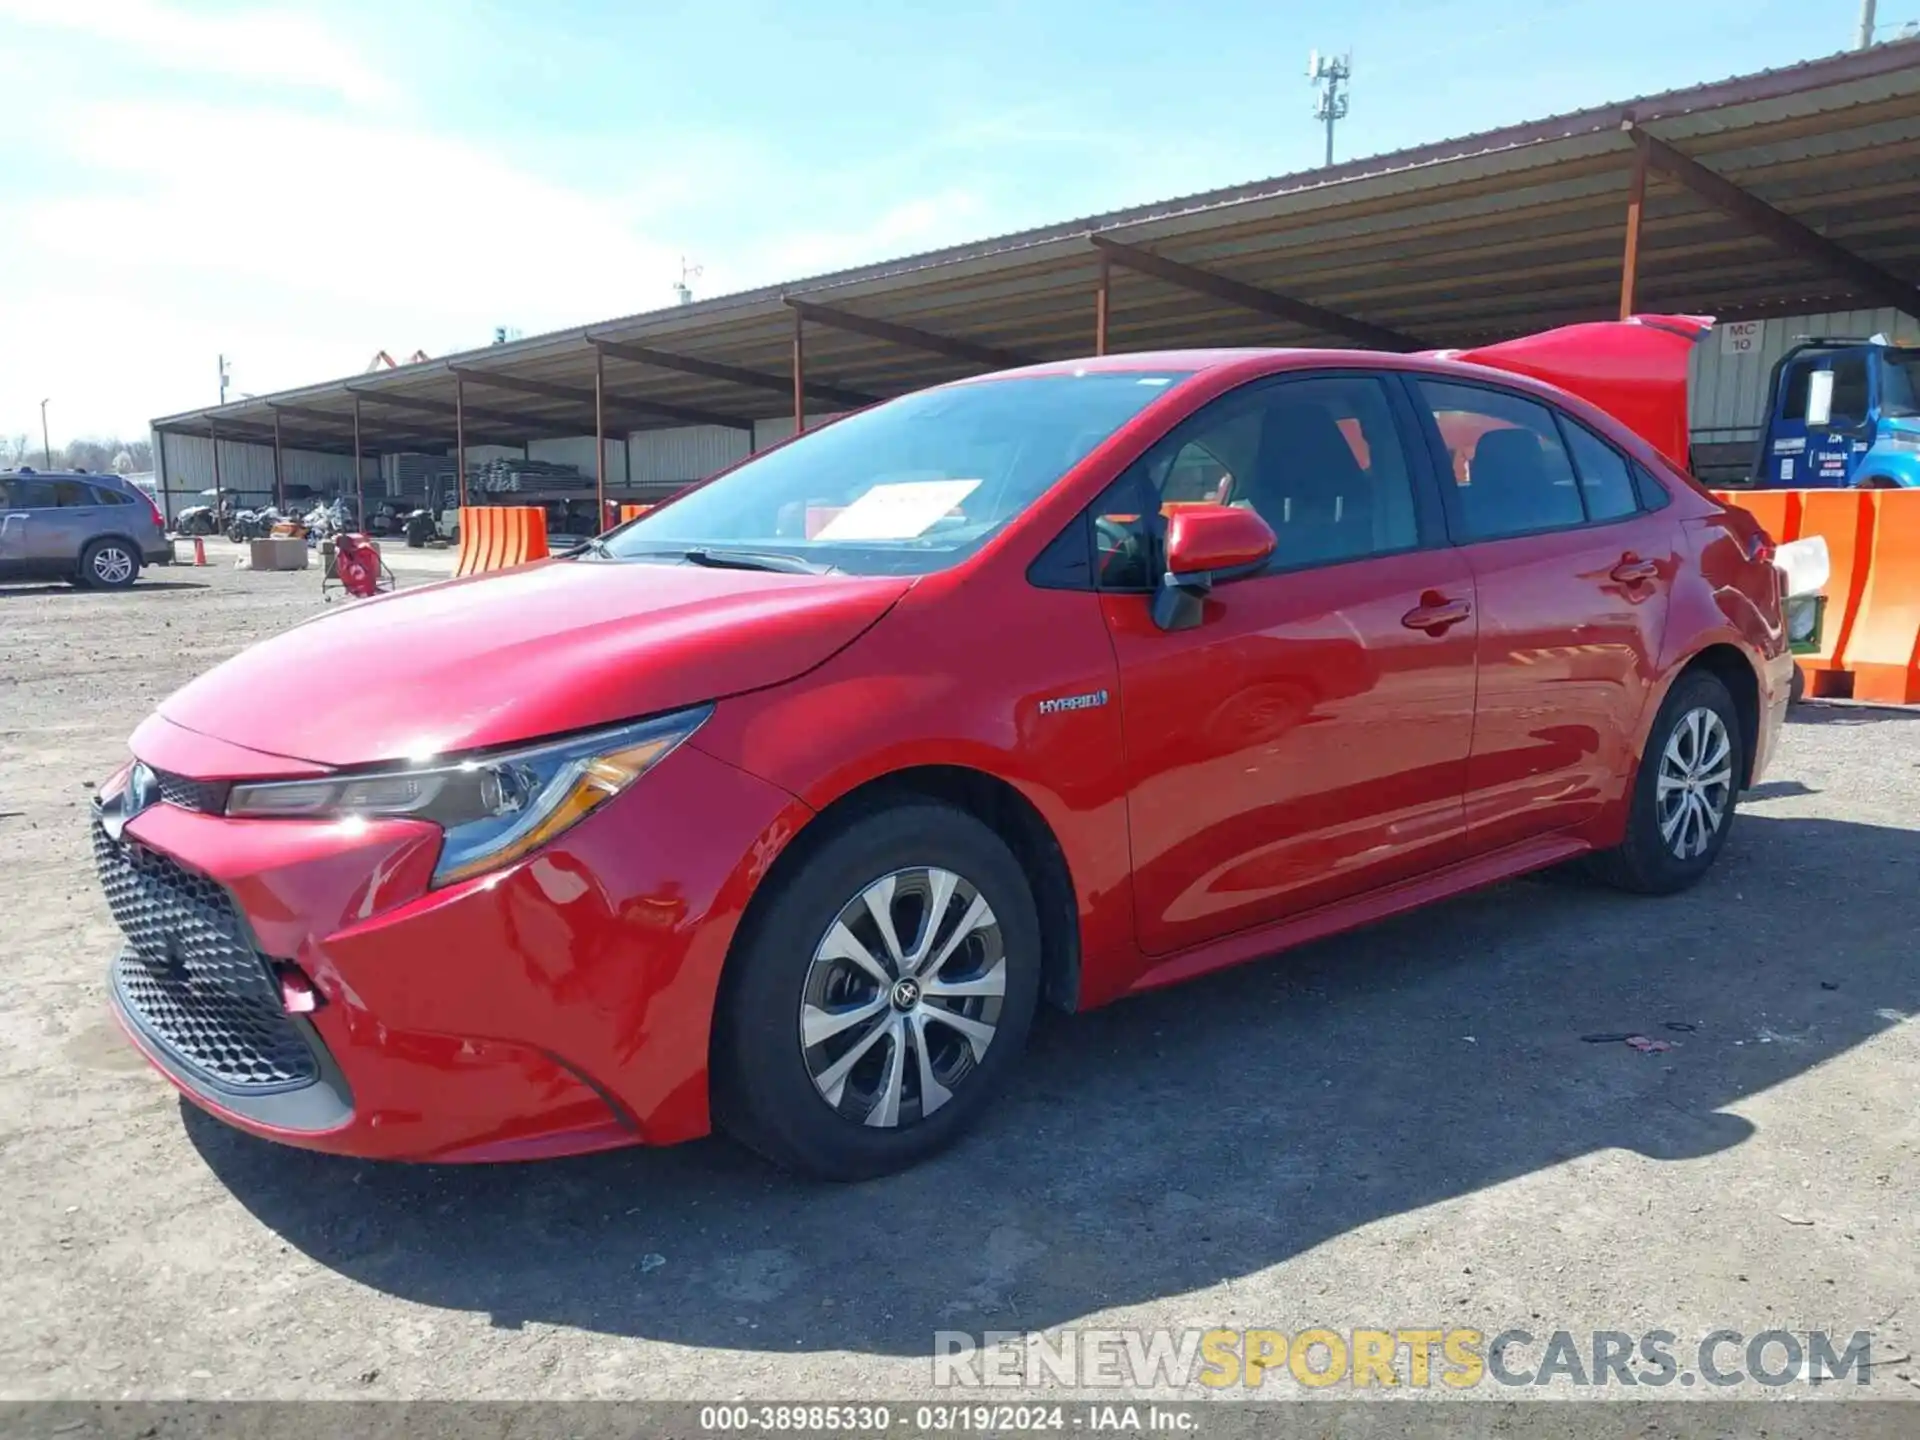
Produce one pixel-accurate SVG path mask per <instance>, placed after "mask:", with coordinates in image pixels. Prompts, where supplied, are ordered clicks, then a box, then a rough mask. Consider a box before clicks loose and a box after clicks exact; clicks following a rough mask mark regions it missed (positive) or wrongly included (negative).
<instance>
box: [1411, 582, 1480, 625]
mask: <svg viewBox="0 0 1920 1440" xmlns="http://www.w3.org/2000/svg"><path fill="white" fill-rule="evenodd" d="M1471 614H1473V606H1471V605H1469V604H1468V603H1467V602H1466V601H1465V600H1453V599H1449V598H1448V597H1447V596H1445V595H1442V594H1441V593H1440V592H1439V591H1438V590H1429V591H1427V592H1426V593H1425V594H1424V595H1422V596H1421V597H1420V603H1419V605H1417V606H1416V607H1415V608H1413V609H1412V610H1409V611H1408V612H1407V613H1406V614H1404V615H1402V616H1401V617H1400V623H1401V624H1402V625H1404V626H1406V627H1407V628H1408V629H1409V630H1424V631H1426V632H1427V634H1429V635H1444V634H1446V633H1447V631H1448V629H1449V628H1450V627H1452V626H1455V625H1458V624H1459V623H1460V622H1461V621H1462V620H1465V619H1466V618H1467V617H1468V616H1469V615H1471Z"/></svg>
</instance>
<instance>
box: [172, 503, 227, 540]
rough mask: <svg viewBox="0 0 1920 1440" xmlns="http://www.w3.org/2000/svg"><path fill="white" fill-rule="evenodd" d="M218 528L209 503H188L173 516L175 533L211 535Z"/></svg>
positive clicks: (216, 531)
mask: <svg viewBox="0 0 1920 1440" xmlns="http://www.w3.org/2000/svg"><path fill="white" fill-rule="evenodd" d="M219 528H220V527H219V524H218V521H217V517H216V516H215V515H214V510H213V506H211V505H189V506H187V507H186V508H185V509H184V510H182V511H180V513H179V514H177V515H175V516H174V517H173V529H174V533H175V534H176V535H213V534H216V533H218V531H219Z"/></svg>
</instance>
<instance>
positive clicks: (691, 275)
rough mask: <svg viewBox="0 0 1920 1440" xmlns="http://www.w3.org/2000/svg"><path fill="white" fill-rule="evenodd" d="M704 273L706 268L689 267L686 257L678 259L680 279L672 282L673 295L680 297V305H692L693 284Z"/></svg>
mask: <svg viewBox="0 0 1920 1440" xmlns="http://www.w3.org/2000/svg"><path fill="white" fill-rule="evenodd" d="M706 271H707V267H706V266H704V265H689V264H688V263H687V257H686V256H684V255H682V256H681V257H680V278H679V279H678V280H676V281H674V282H673V293H674V294H675V295H677V296H679V297H680V303H681V304H682V305H691V304H692V303H693V282H694V281H696V280H698V279H699V278H700V277H701V276H702V275H704V274H706Z"/></svg>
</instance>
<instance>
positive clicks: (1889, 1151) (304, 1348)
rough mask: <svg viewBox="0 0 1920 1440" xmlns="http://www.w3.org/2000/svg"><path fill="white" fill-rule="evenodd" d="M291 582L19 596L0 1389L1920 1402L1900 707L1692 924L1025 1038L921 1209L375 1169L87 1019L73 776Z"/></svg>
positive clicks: (652, 1181) (1321, 969)
mask: <svg viewBox="0 0 1920 1440" xmlns="http://www.w3.org/2000/svg"><path fill="white" fill-rule="evenodd" d="M403 578H412V579H416V580H418V579H424V578H425V577H424V576H414V577H407V576H403ZM317 591H318V577H317V575H315V574H313V573H311V572H310V573H308V574H305V575H253V574H247V573H236V572H234V571H233V570H232V569H231V568H222V567H218V566H216V567H214V568H210V569H206V570H177V571H174V572H172V573H170V574H169V573H166V572H162V578H159V579H157V580H153V581H143V583H142V584H141V585H140V586H139V587H138V589H136V590H135V591H134V592H132V593H130V594H127V595H111V596H109V595H93V594H83V593H75V592H72V591H69V590H67V589H65V588H64V587H45V588H42V587H19V588H13V589H0V902H4V911H0V914H4V917H5V918H4V921H0V937H3V939H0V963H4V966H5V975H6V981H7V983H6V985H5V987H4V989H3V990H0V1215H3V1216H4V1217H5V1229H4V1234H5V1237H6V1238H5V1243H4V1254H5V1257H6V1258H5V1261H4V1264H0V1395H4V1396H7V1397H15V1398H28V1397H54V1396H71V1397H100V1398H105V1397H117V1396H209V1397H219V1396H276V1397H307V1396H341V1397H348V1396H351V1397H369V1396H475V1395H481V1396H495V1397H536V1396H538V1397H560V1396H580V1397H590V1396H609V1395H622V1396H674V1397H697V1398H720V1399H726V1398H730V1397H734V1396H743V1395H744V1396H754V1397H788V1398H795V1397H826V1398H847V1397H858V1396H868V1397H885V1396H894V1397H900V1396H908V1395H915V1394H923V1393H926V1392H927V1391H928V1390H929V1387H930V1385H931V1383H932V1380H931V1364H930V1361H929V1358H928V1357H929V1355H930V1354H931V1352H932V1350H933V1345H934V1340H933V1337H934V1332H935V1331H936V1330H942V1329H946V1330H968V1331H980V1330H986V1329H1024V1330H1047V1329H1052V1328H1054V1327H1059V1326H1068V1325H1092V1326H1113V1327H1123V1326H1124V1327H1133V1326H1142V1327H1161V1326H1165V1327H1172V1328H1174V1329H1183V1328H1186V1327H1212V1326H1228V1327H1236V1328H1238V1327H1249V1326H1272V1327H1274V1328H1276V1329H1279V1330H1282V1331H1286V1332H1289V1333H1295V1332H1298V1331H1299V1330H1301V1329H1303V1328H1306V1327H1308V1326H1313V1325H1323V1326H1329V1327H1333V1328H1335V1329H1339V1330H1345V1329H1349V1328H1352V1327H1370V1326H1380V1327H1385V1328H1397V1327H1407V1326H1415V1325H1430V1326H1451V1325H1471V1326H1474V1327H1477V1328H1479V1329H1481V1330H1483V1331H1485V1332H1486V1333H1487V1334H1489V1335H1492V1334H1494V1333H1497V1332H1499V1331H1502V1330H1506V1329H1508V1328H1510V1327H1520V1328H1525V1329H1528V1330H1530V1331H1532V1332H1535V1333H1536V1334H1537V1335H1539V1336H1540V1337H1542V1339H1543V1341H1544V1337H1545V1336H1547V1335H1548V1334H1549V1333H1550V1332H1552V1331H1554V1330H1559V1329H1565V1330H1568V1331H1571V1332H1575V1333H1576V1335H1578V1336H1580V1337H1581V1339H1580V1346H1581V1348H1582V1349H1583V1350H1584V1349H1585V1348H1586V1346H1587V1342H1586V1338H1585V1336H1586V1333H1587V1332H1591V1331H1593V1330H1596V1329H1605V1330H1622V1331H1628V1332H1643V1331H1646V1330H1648V1329H1654V1328H1665V1329H1667V1330H1671V1331H1673V1332H1675V1334H1676V1335H1677V1336H1679V1337H1681V1341H1682V1343H1681V1345H1679V1346H1676V1347H1675V1348H1676V1351H1677V1352H1679V1353H1681V1354H1682V1357H1683V1362H1684V1361H1685V1360H1688V1359H1690V1358H1691V1353H1690V1352H1689V1351H1688V1350H1687V1348H1686V1347H1687V1346H1688V1345H1689V1344H1691V1342H1693V1341H1695V1340H1697V1339H1698V1338H1699V1337H1702V1336H1705V1335H1706V1334H1708V1333H1709V1332H1711V1331H1714V1330H1716V1329H1721V1328H1727V1329H1733V1330H1738V1331H1740V1332H1743V1333H1744V1334H1746V1335H1752V1334H1755V1333H1757V1332H1760V1331H1765V1330H1772V1329H1785V1330H1790V1331H1797V1332H1801V1334H1802V1335H1803V1336H1804V1334H1805V1332H1807V1331H1809V1330H1827V1331H1836V1332H1840V1334H1841V1335H1842V1336H1845V1335H1847V1334H1850V1333H1851V1332H1853V1331H1855V1330H1872V1331H1873V1332H1874V1336H1875V1339H1874V1347H1875V1354H1876V1355H1877V1356H1878V1357H1880V1361H1881V1363H1880V1364H1879V1366H1878V1367H1877V1368H1876V1370H1875V1371H1874V1374H1873V1383H1872V1386H1871V1393H1873V1394H1876V1395H1884V1396H1887V1397H1889V1398H1893V1397H1905V1398H1909V1399H1913V1400H1920V1368H1916V1367H1915V1365H1914V1364H1913V1363H1911V1362H1909V1361H1906V1360H1904V1359H1902V1358H1901V1357H1904V1356H1906V1355H1907V1354H1908V1352H1909V1351H1910V1350H1911V1349H1912V1348H1914V1347H1915V1346H1916V1344H1920V1203H1917V1202H1920V1194H1917V1193H1916V1192H1917V1191H1920V1163H1916V1162H1917V1161H1920V1106H1917V1105H1916V1101H1917V1100H1920V1021H1917V1020H1915V1019H1913V1018H1910V1017H1913V1016H1915V1015H1916V1014H1920V961H1916V956H1915V935H1916V930H1917V929H1920V925H1917V922H1920V833H1917V832H1920V714H1904V713H1895V712H1888V711H1874V710H1865V709H1851V708H1831V707H1807V708H1805V709H1802V710H1800V711H1798V712H1796V718H1795V722H1794V723H1793V724H1792V726H1791V727H1790V733H1789V735H1788V737H1787V741H1786V745H1785V751H1784V754H1783V756H1782V757H1781V760H1780V762H1779V765H1778V767H1777V769H1776V770H1775V772H1774V773H1773V775H1772V776H1770V777H1769V778H1768V780H1767V782H1766V783H1765V784H1764V785H1763V786H1762V787H1761V788H1760V789H1759V791H1758V792H1757V793H1756V794H1755V795H1753V796H1752V797H1750V799H1749V801H1748V802H1747V805H1746V807H1745V810H1744V812H1743V815H1742V818H1741V821H1740V824H1739V828H1738V829H1737V831H1736V833H1735V835H1734V838H1733V840H1732V843H1731V845H1730V847H1729V849H1728V851H1727V853H1726V855H1725V856H1724V858H1723V860H1722V863H1721V864H1720V866H1719V867H1718V869H1717V870H1716V871H1715V873H1714V874H1713V875H1712V876H1711V877H1710V879H1709V880H1708V882H1707V883H1706V884H1704V885H1703V886H1702V887H1700V888H1699V889H1698V890H1697V891H1696V892H1694V893H1693V894H1692V895H1690V896H1687V897H1684V898H1681V899H1676V900H1670V901H1647V900H1634V899H1628V898H1625V897H1622V896H1619V895H1615V894H1611V893H1607V892H1603V891H1599V890H1594V889H1589V888H1586V887H1585V886H1583V885H1580V884H1575V883H1569V882H1566V881H1564V880H1556V879H1548V880H1542V881H1535V882H1529V883H1525V884H1520V885H1515V886H1510V887H1505V888H1502V889H1500V890H1497V891H1494V892H1491V893H1487V894H1483V895H1480V896H1477V897H1474V898H1471V899H1468V900H1464V901H1461V902H1458V903H1455V904H1452V905H1449V906H1446V907H1444V908H1442V909H1440V910H1438V911H1434V912H1429V913H1427V914H1425V915H1422V916H1419V917H1417V918H1413V919H1409V920H1404V921H1401V922H1396V923H1391V924H1387V925H1384V926H1380V927H1377V928H1375V929H1373V930H1370V931H1368V932H1365V933H1363V934H1360V935H1356V936H1351V937H1348V938H1344V939H1341V940H1337V941H1334V942H1330V943H1327V944H1323V945H1319V946H1316V947H1314V948H1313V949H1311V950H1310V951H1307V952H1304V953H1301V954H1298V955H1295V956H1293V957H1290V958H1288V959H1285V960H1281V961H1276V962H1274V963H1270V964H1265V965H1256V966H1251V967H1247V968H1245V969H1243V970H1241V971H1239V972H1237V973H1234V974H1230V975H1226V976H1222V977H1218V978H1215V979H1212V980H1209V981H1205V982H1202V983H1200V984H1197V985H1194V986H1189V987H1187V988H1186V989H1184V990H1181V991H1178V992H1173V993H1167V994H1163V995H1159V996H1156V997H1154V998H1150V999H1146V1000H1141V1001H1135V1002H1131V1003H1127V1004H1123V1005H1119V1006H1116V1007H1114V1008H1112V1009H1111V1010H1108V1011H1106V1012H1102V1013H1099V1014H1096V1015H1090V1016H1084V1017H1080V1018H1078V1019H1075V1020H1058V1021H1054V1022H1051V1023H1047V1024H1045V1025H1043V1027H1042V1030H1041V1032H1040V1034H1039V1035H1038V1037H1037V1039H1036V1043H1035V1048H1034V1052H1033V1054H1032V1055H1031V1057H1030V1059H1029V1061H1028V1063H1027V1065H1026V1067H1025V1071H1024V1073H1023V1074H1022V1076H1021V1077H1020V1081H1019V1084H1018V1086H1017V1092H1016V1094H1015V1097H1014V1098H1013V1100H1012V1101H1011V1103H1009V1104H1008V1105H1007V1106H1006V1107H1005V1108H1004V1109H1003V1110H1002V1111H1001V1112H1000V1113H999V1114H998V1115H997V1116H996V1117H995V1118H994V1119H993V1120H992V1122H991V1123H989V1124H988V1125H987V1126H986V1127H985V1129H984V1130H983V1131H982V1132H981V1133H979V1134H978V1135H976V1136H975V1137H974V1138H973V1139H972V1140H971V1141H970V1142H969V1143H967V1144H965V1145H964V1146H962V1147H961V1148H960V1149H959V1150H957V1151H956V1152H954V1153H952V1154H950V1155H948V1156H947V1157H945V1158H943V1159H942V1160H940V1161H939V1162H937V1163H935V1164H933V1165H930V1166H928V1167H926V1168H924V1169H922V1170H920V1171H919V1172H917V1173H914V1174H910V1175H906V1176H903V1177H899V1178H896V1179H892V1180H889V1181H885V1182H880V1183H876V1184H871V1185H867V1186H862V1187H858V1188H850V1189H824V1188H816V1187H813V1186H809V1185H805V1184H801V1183H797V1182H794V1181H791V1180H788V1179H786V1178H784V1177H782V1176H779V1175H777V1174H774V1173H772V1172H770V1171H768V1170H767V1169H766V1168H764V1167H763V1166H762V1165H761V1164H759V1163H758V1162H757V1161H755V1160H753V1159H751V1158H749V1157H747V1156H746V1155H744V1154H742V1153H740V1152H738V1151H736V1150H735V1149H733V1148H732V1147H731V1146H729V1145H727V1144H725V1143H724V1142H719V1141H709V1142H704V1143H702V1144H698V1145H694V1146H689V1147H685V1148H682V1149H679V1150H674V1151H662V1152H628V1153H624V1154H617V1155H612V1156H603V1157H598V1158H594V1159H589V1160H582V1161H569V1162H562V1163H552V1164H545V1165H540V1166H533V1167H522V1168H498V1169H488V1170H477V1169H476V1170H456V1169H427V1168H403V1167H380V1166H373V1165H367V1164H360V1163H355V1162H350V1161H342V1160H333V1159H328V1158H325V1157H319V1156H312V1155H306V1154H302V1153H298V1152H293V1151H287V1150H282V1149H279V1148H276V1147H272V1146H269V1145H265V1144H261V1143H257V1142H255V1141H253V1140H250V1139H247V1138H245V1137H243V1136H241V1135H238V1134H236V1133H233V1132H230V1131H228V1130H226V1129H224V1128H223V1127H221V1126H220V1125H218V1124H215V1123H213V1122H211V1121H208V1120H206V1119H205V1118H204V1117H202V1116H201V1115H200V1114H199V1113H198V1112H196V1111H194V1110H192V1109H190V1108H188V1107H185V1106H183V1105H182V1104H181V1103H179V1102H178V1101H177V1100H176V1099H175V1096H174V1093H173V1092H172V1090H170V1089H169V1088H168V1087H167V1086H166V1085H165V1084H164V1083H162V1082H161V1081H160V1080H159V1079H157V1078H156V1077H154V1076H152V1075H151V1074H149V1073H147V1071H146V1070H145V1068H144V1066H143V1065H142V1064H141V1063H140V1062H139V1061H138V1060H137V1059H136V1058H135V1057H134V1056H133V1054H132V1053H131V1052H130V1050H129V1049H128V1048H127V1046H126V1045H125V1044H123V1043H122V1041H121V1040H120V1039H119V1037H118V1034H117V1032H116V1031H114V1029H113V1028H112V1026H111V1024H110V1022H109V1021H108V1019H107V1018H106V1015H105V1013H104V1009H103V1006H104V999H103V988H104V987H103V972H104V968H105V965H106V963H107V960H108V958H109V954H110V952H111V950H112V948H113V946H114V943H115V936H114V931H113V929H112V926H111V923H110V922H109V920H108V917H107V913H106V910H105V908H104V906H103V904H102V902H101V900H100V899H99V897H98V895H97V894H96V892H95V889H94V886H93V882H92V878H91V873H90V864H89V861H88V858H87V846H86V839H85V834H84V826H83V816H84V814H85V809H84V807H85V805H86V803H87V800H88V793H89V792H88V784H89V782H93V781H97V780H99V779H101V778H103V777H104V776H105V775H106V774H107V773H108V771H109V770H110V769H111V768H112V767H113V765H114V764H116V763H117V761H118V759H119V757H120V756H121V755H122V754H123V753H124V752H123V744H124V737H125V736H126V735H127V733H128V732H129V731H130V730H131V729H132V728H133V726H134V725H135V724H136V723H137V721H138V720H139V719H140V718H141V717H142V715H143V714H144V713H145V712H146V711H147V710H148V709H149V708H150V707H151V706H152V705H153V704H154V702H155V701H157V700H158V699H160V698H161V697H162V696H163V695H164V694H165V693H166V692H167V691H168V690H170V689H171V688H172V687H174V686H175V685H177V684H179V683H180V682H182V681H184V680H185V679H187V678H188V677H189V676H191V675H192V674H193V673H195V672H196V671H198V670H200V669H202V668H204V667H206V666H207V665H209V664H211V663H212V662H213V661H215V660H217V659H219V658H221V657H222V656H224V655H226V654H228V653H230V652H232V651H234V650H236V649H238V648H239V647H241V646H243V645H245V644H246V643H248V642H249V641H252V640H254V639H256V638H258V637H260V636H263V635H266V634H269V633H271V632H272V631H275V630H277V629H280V628H282V627H284V626H286V625H288V624H290V623H291V622H293V621H295V620H297V619H300V618H302V617H304V616H306V615H308V614H311V613H313V612H314V611H315V610H316V609H318V595H317ZM1669 1022H1672V1023H1674V1024H1677V1025H1682V1026H1691V1027H1693V1028H1692V1029H1684V1030H1683V1029H1668V1028H1664V1027H1665V1026H1666V1025H1667V1024H1668V1023H1669ZM1595 1032H1644V1033H1646V1034H1648V1035H1650V1036H1655V1037H1662V1038H1665V1039H1667V1040H1670V1041H1671V1042H1673V1045H1674V1048H1673V1049H1672V1050H1670V1051H1668V1052H1667V1053H1664V1054H1641V1053H1637V1052H1636V1051H1635V1050H1633V1049H1631V1048H1629V1047H1628V1046H1626V1045H1624V1044H1620V1043H1607V1044H1596V1043H1583V1042H1582V1039H1581V1037H1582V1036H1583V1035H1586V1034H1591V1033H1595ZM1539 1358H1540V1352H1539V1349H1538V1348H1537V1347H1536V1348H1535V1349H1534V1350H1533V1351H1532V1352H1531V1354H1530V1356H1529V1357H1528V1358H1527V1359H1526V1360H1525V1362H1524V1363H1525V1364H1537V1363H1538V1361H1539ZM1728 1358H1729V1359H1731V1360H1733V1361H1735V1362H1736V1363H1737V1362H1738V1360H1739V1352H1738V1351H1737V1350H1736V1351H1731V1352H1728ZM1516 1363H1520V1362H1516ZM1682 1368H1688V1369H1690V1368H1691V1367H1690V1366H1689V1365H1686V1364H1684V1363H1683V1367H1682ZM1274 1384H1275V1385H1276V1386H1277V1387H1278V1393H1279V1394H1281V1395H1283V1396H1284V1395H1292V1394H1298V1393H1300V1392H1299V1391H1298V1389H1297V1388H1296V1387H1294V1386H1292V1385H1291V1383H1290V1382H1285V1381H1284V1380H1282V1381H1278V1382H1274ZM1835 1391H1845V1392H1846V1393H1849V1394H1858V1393H1860V1392H1859V1391H1858V1390H1857V1389H1856V1387H1855V1386H1854V1385H1853V1384H1852V1383H1850V1382H1849V1383H1846V1384H1844V1385H1831V1384H1830V1385H1826V1386H1822V1387H1818V1392H1817V1393H1821V1394H1830V1393H1833V1392H1835ZM1269 1393H1274V1392H1273V1391H1269ZM1479 1393H1486V1391H1484V1390H1483V1391H1481V1392H1479ZM1494 1393H1496V1394H1497V1395H1498V1396H1499V1398H1511V1397H1513V1396H1514V1395H1516V1394H1524V1393H1525V1392H1516V1391H1513V1390H1505V1391H1500V1390H1497V1389H1496V1390H1495V1392H1494ZM1556 1393H1558V1392H1557V1391H1556ZM1610 1393H1612V1394H1615V1395H1618V1394H1620V1393H1621V1391H1620V1389H1619V1387H1618V1386H1617V1385H1616V1386H1614V1387H1613V1389H1612V1390H1611V1392H1610ZM1641 1393H1646V1392H1644V1391H1643V1392H1641ZM1665 1393H1666V1394H1667V1395H1669V1396H1676V1397H1677V1389H1670V1390H1668V1391H1666V1392H1665ZM1690 1393H1691V1394H1693V1395H1704V1394H1709V1393H1717V1394H1737V1395H1741V1396H1744V1397H1747V1398H1754V1397H1756V1396H1763V1395H1765V1394H1767V1393H1774V1394H1783V1393H1796V1392H1793V1391H1791V1390H1789V1391H1774V1392H1768V1391H1767V1390H1765V1389H1763V1388H1758V1387H1756V1386H1754V1385H1753V1384H1751V1383H1749V1384H1747V1385H1745V1386H1744V1387H1740V1388H1737V1389H1734V1390H1732V1391H1707V1390H1704V1389H1700V1390H1694V1391H1692V1392H1690ZM1797 1393H1798V1394H1801V1395H1804V1394H1806V1393H1808V1392H1807V1391H1806V1390H1804V1389H1802V1390H1800V1391H1798V1392H1797ZM1914 1414H1915V1415H1916V1416H1920V1410H1916V1411H1915V1412H1914Z"/></svg>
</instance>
